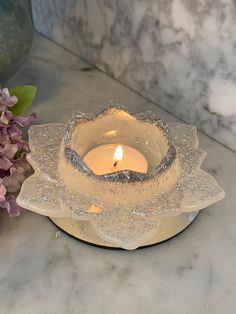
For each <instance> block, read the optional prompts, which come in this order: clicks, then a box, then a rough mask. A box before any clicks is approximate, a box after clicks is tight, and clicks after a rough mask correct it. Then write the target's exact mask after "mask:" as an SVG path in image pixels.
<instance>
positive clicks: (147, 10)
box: [32, 0, 236, 150]
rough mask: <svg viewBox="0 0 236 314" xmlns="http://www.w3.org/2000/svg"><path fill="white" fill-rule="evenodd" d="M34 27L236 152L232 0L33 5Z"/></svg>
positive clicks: (49, 0) (54, 0)
mask: <svg viewBox="0 0 236 314" xmlns="http://www.w3.org/2000/svg"><path fill="white" fill-rule="evenodd" d="M32 9H33V19H34V24H35V27H36V29H37V30H38V31H39V32H41V33H43V34H44V35H46V36H47V37H49V38H52V39H53V40H55V41H56V42H58V43H60V44H61V45H62V46H64V47H66V48H67V49H69V50H71V51H73V52H74V53H75V54H77V55H79V56H81V57H83V58H84V59H85V60H88V61H89V62H90V63H91V64H95V65H96V66H97V67H98V68H100V69H102V70H104V71H106V72H107V73H108V74H109V75H111V76H112V77H115V78H116V79H118V80H119V81H121V82H123V83H124V84H126V85H127V86H129V87H131V88H133V89H134V90H136V91H138V92H139V93H141V94H142V95H144V96H146V97H147V98H149V99H151V100H152V101H154V102H156V103H158V104H159V105H160V106H161V107H163V108H165V109H167V110H168V111H170V112H172V113H173V114H175V115H176V116H178V117H180V118H182V119H184V120H185V121H188V122H189V123H192V124H195V125H197V126H198V127H199V128H200V129H201V130H202V131H204V132H205V133H206V134H208V135H210V136H212V137H214V138H216V139H217V140H218V141H220V142H222V143H224V144H225V145H227V146H228V147H231V148H232V149H234V150H236V100H235V99H236V75H235V73H236V58H235V53H236V48H235V47H236V37H235V32H236V2H235V1H234V0H220V1H214V0H170V1H162V0H148V1H146V0H130V1H127V0H119V1H116V0H110V1H107V0H90V1H87V0H67V1H64V0H32Z"/></svg>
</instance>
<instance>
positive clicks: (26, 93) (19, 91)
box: [9, 85, 37, 116]
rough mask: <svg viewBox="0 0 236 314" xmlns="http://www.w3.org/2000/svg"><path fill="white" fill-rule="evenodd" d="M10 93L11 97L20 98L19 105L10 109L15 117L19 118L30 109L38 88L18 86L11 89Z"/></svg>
mask: <svg viewBox="0 0 236 314" xmlns="http://www.w3.org/2000/svg"><path fill="white" fill-rule="evenodd" d="M9 92H10V95H11V96H13V95H14V96H16V97H17V98H18V103H17V104H16V105H15V106H13V107H12V108H10V110H11V112H12V113H13V114H14V115H16V116H19V115H21V114H22V113H23V112H24V111H25V110H26V109H28V107H29V106H30V104H31V103H32V101H33V99H34V97H35V95H36V92H37V87H36V86H33V85H22V86H16V87H13V88H9Z"/></svg>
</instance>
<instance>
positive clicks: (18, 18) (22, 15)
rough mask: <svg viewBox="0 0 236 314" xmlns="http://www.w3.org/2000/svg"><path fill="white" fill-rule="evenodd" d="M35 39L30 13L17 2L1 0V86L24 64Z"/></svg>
mask: <svg viewBox="0 0 236 314" xmlns="http://www.w3.org/2000/svg"><path fill="white" fill-rule="evenodd" d="M32 38H33V28H32V24H31V20H30V17H29V15H28V12H27V11H26V10H25V8H24V6H23V5H21V4H20V3H18V2H17V1H15V0H0V84H1V85H3V84H4V83H5V82H6V81H7V80H8V79H9V78H10V77H11V76H12V75H13V74H14V73H15V72H16V71H17V69H18V68H19V67H20V65H21V64H22V63H23V62H24V60H25V58H26V56H27V54H28V52H29V50H30V47H31V44H32Z"/></svg>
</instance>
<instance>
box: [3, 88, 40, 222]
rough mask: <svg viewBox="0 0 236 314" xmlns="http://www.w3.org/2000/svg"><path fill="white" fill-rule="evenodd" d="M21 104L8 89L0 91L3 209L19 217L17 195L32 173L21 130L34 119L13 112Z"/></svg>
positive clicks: (26, 146)
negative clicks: (13, 108)
mask: <svg viewBox="0 0 236 314" xmlns="http://www.w3.org/2000/svg"><path fill="white" fill-rule="evenodd" d="M17 102H18V99H17V97H16V96H11V95H10V93H9V91H8V89H7V88H3V89H1V88H0V207H1V208H5V209H6V210H7V211H8V213H9V216H10V217H15V216H18V215H19V214H20V213H21V211H22V208H21V207H20V206H18V205H17V203H16V196H17V194H18V192H19V190H20V187H21V185H22V183H23V181H24V180H25V178H26V177H27V176H28V175H29V174H30V172H31V171H32V169H31V167H30V165H29V163H28V162H27V160H26V154H27V153H28V152H29V147H28V143H27V142H26V141H24V140H23V138H22V130H21V128H23V127H26V126H28V125H29V124H30V123H31V122H32V121H33V120H34V119H35V118H36V114H35V113H33V114H31V115H29V116H28V117H17V116H15V115H14V114H13V113H12V112H11V111H10V108H11V107H13V106H14V105H15V104H16V103H17Z"/></svg>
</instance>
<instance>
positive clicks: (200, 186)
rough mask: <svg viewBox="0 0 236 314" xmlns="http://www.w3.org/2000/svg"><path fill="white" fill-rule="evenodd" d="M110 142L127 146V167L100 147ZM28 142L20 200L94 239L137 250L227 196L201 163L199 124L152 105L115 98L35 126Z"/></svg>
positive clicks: (72, 232)
mask: <svg viewBox="0 0 236 314" xmlns="http://www.w3.org/2000/svg"><path fill="white" fill-rule="evenodd" d="M107 145H108V146H109V145H110V146H109V147H113V146H119V145H121V146H124V148H125V147H127V149H126V151H127V153H126V155H124V156H123V160H122V163H123V164H124V166H123V168H122V167H121V165H122V164H120V165H119V167H121V169H120V168H118V169H117V168H116V167H117V161H115V162H114V160H110V161H109V160H107V159H108V157H109V156H108V153H107V154H102V151H101V152H97V151H96V150H99V147H102V149H110V148H109V147H108V146H107ZM29 146H30V149H31V153H30V154H29V155H28V156H27V158H28V161H29V163H30V164H31V165H32V167H33V168H34V171H35V172H34V174H33V175H32V176H30V177H29V178H28V179H27V180H26V181H25V182H24V183H23V186H22V189H21V192H20V194H19V196H18V198H17V203H18V204H19V205H20V206H22V207H24V208H27V209H29V210H32V211H34V212H37V213H39V214H42V215H45V216H49V217H51V220H52V221H53V222H54V223H55V224H56V225H57V226H58V227H59V228H61V229H62V230H64V231H65V232H67V233H68V234H70V235H72V236H74V237H76V238H78V239H80V240H82V241H85V242H88V243H91V244H96V245H100V246H104V247H112V248H124V249H128V250H132V249H136V248H138V247H140V246H147V245H152V244H155V243H159V242H162V241H164V240H167V239H169V238H171V237H173V236H174V235H176V234H178V233H179V232H181V231H182V230H184V229H185V228H186V227H187V226H188V225H189V224H190V223H191V222H192V221H193V220H194V219H195V217H196V216H197V214H198V211H199V210H200V209H202V208H205V207H207V206H209V205H211V204H213V203H214V202H216V201H218V200H220V199H222V198H223V197H224V192H223V191H222V189H221V188H220V187H219V186H218V184H217V182H216V181H215V179H214V178H213V177H212V176H211V175H209V174H208V173H206V172H205V171H204V170H202V169H200V165H201V163H202V161H203V159H204V157H205V156H206V153H205V152H204V151H202V150H201V149H199V148H198V138H197V131H196V128H195V127H193V126H190V125H181V124H172V123H171V124H168V125H167V124H165V123H164V122H163V121H162V120H161V119H159V118H157V117H156V116H154V115H153V114H152V113H150V112H146V113H142V114H137V115H132V114H131V113H129V112H128V111H126V110H125V109H123V108H122V107H120V106H111V107H108V108H107V109H106V110H104V111H103V112H101V113H99V114H98V115H89V114H82V113H75V114H74V115H73V117H72V119H71V121H70V122H69V123H68V124H67V125H66V126H65V125H63V124H58V123H51V124H46V125H40V126H32V127H31V128H30V130H29ZM104 147H105V148H104ZM93 150H95V151H94V153H93V154H92V153H91V152H92V151H93ZM124 152H125V149H124ZM89 154H90V155H91V154H92V156H93V157H91V158H92V159H91V158H90V165H89V164H88V163H86V158H87V157H86V156H88V155H89ZM103 159H104V160H103ZM108 163H110V164H109V165H108ZM145 163H147V167H146V166H145ZM126 164H130V166H129V168H128V169H127V168H126ZM97 167H98V168H99V169H100V174H97V173H96V171H95V170H94V169H95V168H96V169H97ZM109 169H110V170H109ZM139 169H141V170H142V171H141V170H140V171H139Z"/></svg>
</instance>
